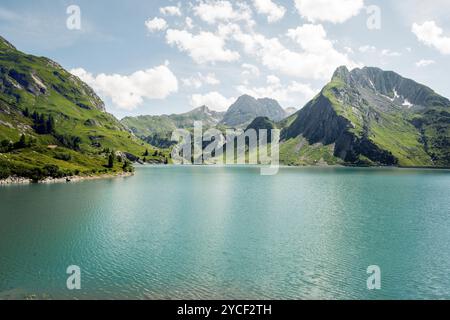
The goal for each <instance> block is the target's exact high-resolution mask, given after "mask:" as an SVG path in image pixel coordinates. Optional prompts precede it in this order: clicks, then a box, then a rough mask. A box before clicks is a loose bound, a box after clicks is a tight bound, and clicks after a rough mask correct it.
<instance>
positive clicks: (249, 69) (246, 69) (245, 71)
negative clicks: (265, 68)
mask: <svg viewBox="0 0 450 320" xmlns="http://www.w3.org/2000/svg"><path fill="white" fill-rule="evenodd" d="M241 68H242V73H241V74H242V75H243V76H244V77H248V76H253V77H259V74H260V72H259V68H258V67H257V66H255V65H253V64H250V63H243V64H242V65H241Z"/></svg>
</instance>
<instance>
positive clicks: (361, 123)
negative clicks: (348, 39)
mask: <svg viewBox="0 0 450 320" xmlns="http://www.w3.org/2000/svg"><path fill="white" fill-rule="evenodd" d="M449 111H450V101H449V100H448V99H446V98H444V97H442V96H439V95H438V94H436V93H435V92H434V91H433V90H431V89H430V88H428V87H425V86H423V85H421V84H418V83H416V82H414V81H412V80H409V79H405V78H403V77H401V76H400V75H398V74H396V73H394V72H386V71H382V70H380V69H377V68H363V69H355V70H353V71H351V72H350V71H348V70H347V69H346V68H345V67H341V68H339V69H338V70H337V71H336V72H335V74H334V76H333V78H332V80H331V82H330V83H329V84H327V85H326V86H325V87H324V88H323V90H322V91H321V92H320V93H319V95H318V96H316V97H315V98H314V99H313V100H312V101H310V102H309V103H308V104H307V105H306V106H305V107H304V108H303V109H301V110H300V111H299V112H297V113H296V114H295V115H294V116H291V117H290V118H288V119H287V120H285V121H284V124H285V129H284V130H283V133H282V136H283V144H285V145H286V144H287V145H294V144H295V143H294V142H293V140H297V149H300V148H298V144H299V143H300V144H303V148H305V145H306V148H308V147H310V146H312V145H317V146H319V145H321V146H323V147H327V151H326V152H324V155H323V157H321V158H320V160H321V161H322V160H323V161H325V162H330V161H327V160H326V158H328V159H330V154H329V153H330V150H331V151H332V156H333V158H331V163H335V162H336V158H337V159H340V160H341V161H342V162H344V163H347V164H368V165H399V166H419V167H425V166H431V167H449V166H450V157H449V152H450V131H449V130H450V117H449V116H450V113H449ZM282 153H288V154H289V157H288V158H289V159H290V162H293V163H296V161H293V159H294V158H295V156H293V155H292V148H289V147H286V146H284V147H282ZM319 153H320V152H319ZM316 157H317V155H316ZM282 158H283V156H282ZM297 158H298V159H300V158H301V157H297ZM314 161H317V159H315V160H314ZM300 162H301V161H300Z"/></svg>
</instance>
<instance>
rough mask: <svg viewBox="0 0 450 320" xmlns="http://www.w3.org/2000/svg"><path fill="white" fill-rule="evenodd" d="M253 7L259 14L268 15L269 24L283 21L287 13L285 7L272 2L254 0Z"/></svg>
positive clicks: (270, 0)
mask: <svg viewBox="0 0 450 320" xmlns="http://www.w3.org/2000/svg"><path fill="white" fill-rule="evenodd" d="M253 5H254V6H255V8H256V11H257V12H258V13H260V14H265V15H267V21H268V22H269V23H272V22H276V21H278V20H281V19H282V18H283V17H284V15H285V13H286V9H285V8H284V7H283V6H280V5H278V4H276V3H274V2H273V1H272V0H253Z"/></svg>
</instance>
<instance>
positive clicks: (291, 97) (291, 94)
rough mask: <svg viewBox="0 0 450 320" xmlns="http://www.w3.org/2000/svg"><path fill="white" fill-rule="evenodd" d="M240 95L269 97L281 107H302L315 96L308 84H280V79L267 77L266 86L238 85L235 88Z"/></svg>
mask: <svg viewBox="0 0 450 320" xmlns="http://www.w3.org/2000/svg"><path fill="white" fill-rule="evenodd" d="M236 89H237V90H238V91H239V92H240V93H241V94H248V95H251V96H253V97H255V98H266V97H270V98H273V99H276V100H277V101H278V102H280V103H281V104H282V105H286V106H294V105H295V106H302V105H303V104H304V103H306V102H307V101H309V100H311V99H312V98H313V97H314V96H315V95H316V93H317V92H316V90H314V89H312V88H311V86H310V85H309V84H304V83H300V82H297V81H292V82H291V83H290V84H287V85H284V84H282V82H281V80H280V78H278V77H277V76H275V75H269V76H267V78H266V86H262V87H248V86H247V85H239V86H237V88H236Z"/></svg>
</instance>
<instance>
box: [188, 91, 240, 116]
mask: <svg viewBox="0 0 450 320" xmlns="http://www.w3.org/2000/svg"><path fill="white" fill-rule="evenodd" d="M235 101H236V98H226V97H224V96H223V95H221V94H220V93H219V92H217V91H212V92H209V93H206V94H193V95H191V97H190V99H189V103H190V105H191V107H194V108H197V107H201V106H207V107H208V108H210V109H212V110H215V111H226V110H228V108H229V107H230V106H231V105H232V104H233V103H234V102H235Z"/></svg>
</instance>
